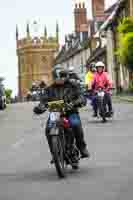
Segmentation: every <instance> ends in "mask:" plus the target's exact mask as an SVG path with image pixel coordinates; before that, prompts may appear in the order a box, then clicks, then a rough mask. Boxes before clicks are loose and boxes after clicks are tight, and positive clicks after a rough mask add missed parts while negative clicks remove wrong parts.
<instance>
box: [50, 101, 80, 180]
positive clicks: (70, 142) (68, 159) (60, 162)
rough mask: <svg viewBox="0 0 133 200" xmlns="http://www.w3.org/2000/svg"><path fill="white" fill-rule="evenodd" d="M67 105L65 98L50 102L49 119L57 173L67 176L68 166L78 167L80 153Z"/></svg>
mask: <svg viewBox="0 0 133 200" xmlns="http://www.w3.org/2000/svg"><path fill="white" fill-rule="evenodd" d="M66 109H67V108H66V105H65V103H64V101H63V100H59V101H53V102H49V103H48V110H49V114H48V121H47V128H48V129H49V140H50V144H49V145H50V150H51V154H52V158H53V164H54V165H55V168H56V171H57V174H58V176H59V177H60V178H64V177H65V176H66V167H67V165H71V167H72V169H75V170H76V169H78V167H79V160H80V153H79V150H78V148H77V147H76V144H75V139H74V134H73V131H72V128H71V125H70V122H69V119H68V118H67V116H66Z"/></svg>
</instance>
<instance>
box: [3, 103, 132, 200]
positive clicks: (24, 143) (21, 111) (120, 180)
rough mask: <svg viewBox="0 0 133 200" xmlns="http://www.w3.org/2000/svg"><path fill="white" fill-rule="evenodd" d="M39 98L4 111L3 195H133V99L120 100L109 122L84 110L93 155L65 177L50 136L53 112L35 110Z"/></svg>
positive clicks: (18, 199) (106, 199) (104, 199)
mask: <svg viewBox="0 0 133 200" xmlns="http://www.w3.org/2000/svg"><path fill="white" fill-rule="evenodd" d="M34 105H35V104H34V103H22V104H14V105H9V106H8V108H7V109H6V110H5V111H0V136H1V139H0V200H75V199H76V200H81V199H82V200H86V199H90V200H132V198H133V125H132V124H133V105H132V104H130V103H128V104H127V103H124V102H118V103H115V104H114V108H115V116H114V118H113V119H112V120H109V121H108V123H107V124H102V123H101V121H100V120H98V119H93V118H92V117H91V115H92V112H91V108H90V107H89V108H88V109H85V110H82V111H81V119H82V123H83V128H84V131H85V139H86V141H87V145H88V149H89V151H90V153H91V158H90V159H89V160H88V159H85V160H81V163H80V169H79V170H78V171H76V172H75V171H72V170H71V168H68V170H67V178H66V179H64V180H59V179H58V177H57V174H56V171H55V168H54V166H51V165H50V163H49V162H50V159H51V156H50V153H49V150H48V146H47V143H46V139H45V137H44V127H45V122H46V119H47V114H46V113H45V114H44V115H42V116H40V117H36V116H34V115H33V114H32V108H33V107H34Z"/></svg>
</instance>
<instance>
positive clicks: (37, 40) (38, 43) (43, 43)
mask: <svg viewBox="0 0 133 200" xmlns="http://www.w3.org/2000/svg"><path fill="white" fill-rule="evenodd" d="M26 33H27V34H26V37H24V38H19V30H18V26H16V46H17V50H21V49H27V48H28V49H29V48H31V49H34V48H39V49H41V48H42V49H44V48H45V49H50V48H52V49H55V50H57V49H58V48H59V27H58V24H56V35H55V37H51V36H48V34H47V28H46V26H45V27H44V33H43V35H42V36H40V37H39V36H32V35H31V34H30V27H29V24H27V27H26Z"/></svg>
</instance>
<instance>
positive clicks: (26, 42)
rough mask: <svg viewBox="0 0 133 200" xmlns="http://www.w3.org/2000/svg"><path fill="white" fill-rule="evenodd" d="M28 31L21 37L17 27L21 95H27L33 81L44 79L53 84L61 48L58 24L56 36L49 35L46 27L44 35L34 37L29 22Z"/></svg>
mask: <svg viewBox="0 0 133 200" xmlns="http://www.w3.org/2000/svg"><path fill="white" fill-rule="evenodd" d="M26 33H27V36H26V37H25V38H22V39H19V31H18V27H16V45H17V56H18V74H19V76H18V86H19V96H20V97H24V96H26V95H27V92H28V90H29V89H30V88H31V85H32V83H33V82H39V81H41V80H44V81H45V82H46V83H47V84H51V82H52V67H53V61H54V57H55V53H56V52H57V51H58V49H59V28H58V24H57V25H56V36H55V37H48V36H47V28H46V27H45V28H44V34H43V35H42V37H37V36H34V37H32V36H31V34H30V27H29V24H27V28H26Z"/></svg>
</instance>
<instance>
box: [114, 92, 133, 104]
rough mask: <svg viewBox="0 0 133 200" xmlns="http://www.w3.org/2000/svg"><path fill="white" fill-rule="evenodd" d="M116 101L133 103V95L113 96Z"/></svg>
mask: <svg viewBox="0 0 133 200" xmlns="http://www.w3.org/2000/svg"><path fill="white" fill-rule="evenodd" d="M113 98H114V100H118V101H124V102H129V103H133V95H124V94H123V95H116V96H113Z"/></svg>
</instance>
